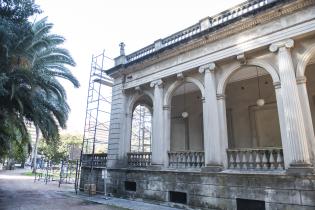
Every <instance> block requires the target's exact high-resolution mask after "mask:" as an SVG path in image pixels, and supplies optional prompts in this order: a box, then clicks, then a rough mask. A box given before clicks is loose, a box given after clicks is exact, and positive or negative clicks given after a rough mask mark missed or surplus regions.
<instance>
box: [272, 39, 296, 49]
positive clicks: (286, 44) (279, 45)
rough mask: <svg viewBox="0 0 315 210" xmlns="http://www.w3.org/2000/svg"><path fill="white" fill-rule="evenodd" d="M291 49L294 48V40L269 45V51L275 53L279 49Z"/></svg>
mask: <svg viewBox="0 0 315 210" xmlns="http://www.w3.org/2000/svg"><path fill="white" fill-rule="evenodd" d="M283 47H285V48H288V49H290V48H292V47H294V40H293V39H286V40H283V41H280V42H276V43H273V44H271V45H270V47H269V50H270V51H271V52H277V51H278V50H279V49H280V48H283Z"/></svg>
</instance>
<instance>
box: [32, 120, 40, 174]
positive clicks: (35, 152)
mask: <svg viewBox="0 0 315 210" xmlns="http://www.w3.org/2000/svg"><path fill="white" fill-rule="evenodd" d="M35 129H36V141H35V146H34V155H33V173H36V168H37V146H38V143H39V127H38V126H36V127H35Z"/></svg>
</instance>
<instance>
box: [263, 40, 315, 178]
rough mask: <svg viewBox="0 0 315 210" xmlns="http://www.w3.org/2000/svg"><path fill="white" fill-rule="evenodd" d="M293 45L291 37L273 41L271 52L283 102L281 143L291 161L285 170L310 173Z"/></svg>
mask: <svg viewBox="0 0 315 210" xmlns="http://www.w3.org/2000/svg"><path fill="white" fill-rule="evenodd" d="M293 46H294V41H293V40H292V39H288V40H284V41H281V42H278V43H274V44H272V45H271V46H270V48H269V49H270V51H271V52H277V59H278V65H279V74H280V79H281V98H282V103H283V114H284V116H283V118H284V119H280V120H285V132H286V139H285V141H287V142H285V143H284V144H283V145H288V147H289V148H288V150H289V151H285V152H290V154H286V155H289V156H291V162H290V165H289V168H288V170H287V172H288V173H293V174H296V173H297V174H307V173H312V172H313V168H312V167H311V164H310V155H309V151H308V143H307V138H306V132H305V125H304V120H303V113H302V106H301V103H300V100H299V94H298V88H297V84H296V78H295V71H294V66H293V61H292V57H291V52H290V48H292V47H293Z"/></svg>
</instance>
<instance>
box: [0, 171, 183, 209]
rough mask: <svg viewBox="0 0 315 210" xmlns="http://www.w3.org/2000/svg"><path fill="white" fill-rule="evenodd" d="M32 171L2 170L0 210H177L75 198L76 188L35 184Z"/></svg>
mask: <svg viewBox="0 0 315 210" xmlns="http://www.w3.org/2000/svg"><path fill="white" fill-rule="evenodd" d="M29 171H30V169H16V170H12V171H3V170H0V210H42V209H45V210H126V209H134V210H176V209H178V208H171V207H168V206H166V205H157V204H152V203H145V202H143V201H140V200H128V199H120V198H110V199H109V200H105V199H104V198H103V196H102V195H94V196H88V195H86V194H84V193H79V194H78V195H76V194H75V191H74V187H73V184H62V185H61V187H60V188H59V187H58V182H56V181H55V182H48V183H47V184H46V183H45V182H44V181H36V182H34V176H25V175H23V173H25V172H29ZM13 198H14V199H13Z"/></svg>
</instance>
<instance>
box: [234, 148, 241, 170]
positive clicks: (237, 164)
mask: <svg viewBox="0 0 315 210" xmlns="http://www.w3.org/2000/svg"><path fill="white" fill-rule="evenodd" d="M235 168H236V169H240V168H241V166H240V157H239V151H236V155H235Z"/></svg>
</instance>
